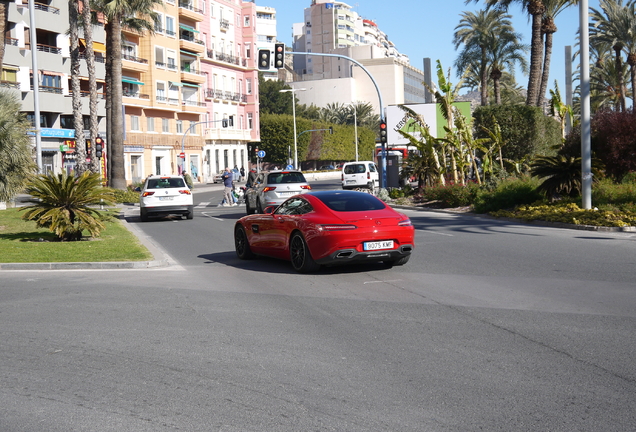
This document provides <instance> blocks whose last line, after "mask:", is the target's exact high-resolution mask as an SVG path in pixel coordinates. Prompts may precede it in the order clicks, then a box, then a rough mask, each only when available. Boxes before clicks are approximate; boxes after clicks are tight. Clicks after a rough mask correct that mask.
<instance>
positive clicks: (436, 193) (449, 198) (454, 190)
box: [422, 183, 479, 207]
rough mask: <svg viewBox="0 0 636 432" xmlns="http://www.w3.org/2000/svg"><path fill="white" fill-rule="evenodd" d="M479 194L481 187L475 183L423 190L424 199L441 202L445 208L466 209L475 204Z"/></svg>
mask: <svg viewBox="0 0 636 432" xmlns="http://www.w3.org/2000/svg"><path fill="white" fill-rule="evenodd" d="M478 192H479V186H478V185H477V184H475V183H468V184H467V185H465V186H464V185H461V184H454V185H446V186H433V187H427V188H424V189H423V190H422V199H424V200H426V201H439V203H440V204H441V205H442V206H443V207H464V206H469V205H471V204H472V203H473V201H474V200H475V198H476V197H477V194H478Z"/></svg>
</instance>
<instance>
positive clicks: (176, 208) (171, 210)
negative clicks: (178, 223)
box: [141, 204, 193, 215]
mask: <svg viewBox="0 0 636 432" xmlns="http://www.w3.org/2000/svg"><path fill="white" fill-rule="evenodd" d="M192 208H193V206H192V205H187V204H184V205H171V206H161V207H141V210H142V211H144V212H146V214H148V215H157V214H187V213H189V212H190V211H192Z"/></svg>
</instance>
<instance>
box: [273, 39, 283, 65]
mask: <svg viewBox="0 0 636 432" xmlns="http://www.w3.org/2000/svg"><path fill="white" fill-rule="evenodd" d="M274 67H275V68H276V69H282V68H284V67H285V44H282V43H277V44H275V45H274Z"/></svg>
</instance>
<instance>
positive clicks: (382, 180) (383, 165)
mask: <svg viewBox="0 0 636 432" xmlns="http://www.w3.org/2000/svg"><path fill="white" fill-rule="evenodd" d="M285 54H293V55H296V54H298V55H308V56H318V57H336V58H342V59H345V60H349V61H350V62H352V63H355V64H356V65H357V66H359V67H360V69H362V70H363V71H364V72H365V73H366V74H367V75H368V76H369V78H370V79H371V82H372V83H373V85H374V86H375V90H376V92H377V93H378V99H379V102H380V122H381V123H384V122H385V120H386V119H385V117H384V104H383V103H382V93H380V88H379V87H378V83H377V82H376V81H375V79H374V78H373V75H371V72H369V71H368V70H367V69H366V68H365V67H364V66H362V64H361V63H360V62H358V61H356V60H354V59H352V58H351V57H347V56H343V55H340V54H324V53H310V52H294V51H285ZM380 144H381V145H382V152H381V153H380V154H381V155H382V163H381V164H380V171H381V173H382V175H381V176H380V188H385V187H386V143H384V142H382V143H380Z"/></svg>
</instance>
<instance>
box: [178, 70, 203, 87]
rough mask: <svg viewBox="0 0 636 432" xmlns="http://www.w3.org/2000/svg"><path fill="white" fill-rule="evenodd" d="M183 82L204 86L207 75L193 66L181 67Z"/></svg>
mask: <svg viewBox="0 0 636 432" xmlns="http://www.w3.org/2000/svg"><path fill="white" fill-rule="evenodd" d="M181 81H186V82H191V83H197V84H203V83H204V82H205V74H204V73H203V72H201V71H200V70H197V69H194V68H193V67H192V66H189V65H186V66H181Z"/></svg>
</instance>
